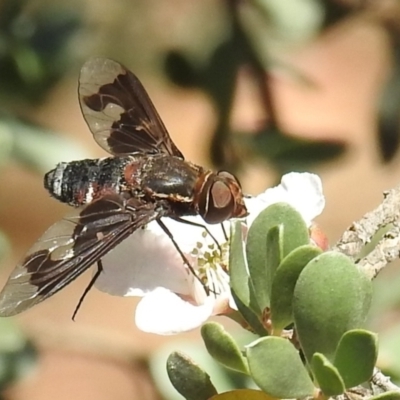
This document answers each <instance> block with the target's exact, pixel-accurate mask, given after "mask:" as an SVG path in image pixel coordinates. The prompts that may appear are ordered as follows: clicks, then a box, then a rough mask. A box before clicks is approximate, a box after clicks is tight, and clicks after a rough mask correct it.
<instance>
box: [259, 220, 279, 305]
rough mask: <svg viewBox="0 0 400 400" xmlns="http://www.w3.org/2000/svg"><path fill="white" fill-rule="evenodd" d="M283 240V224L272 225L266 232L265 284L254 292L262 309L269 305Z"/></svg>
mask: <svg viewBox="0 0 400 400" xmlns="http://www.w3.org/2000/svg"><path fill="white" fill-rule="evenodd" d="M283 241H284V226H283V225H282V224H281V225H277V226H273V227H272V228H271V229H270V230H269V231H268V233H267V245H266V251H267V258H266V272H267V279H266V281H267V285H265V288H264V290H263V291H260V292H256V295H257V298H258V302H259V304H260V307H261V309H262V310H264V309H265V308H266V307H268V306H269V299H270V298H271V290H272V289H271V288H272V282H273V279H274V276H275V273H276V270H277V269H278V267H279V264H280V263H281V260H282V253H283ZM261 293H265V295H264V298H260V294H261Z"/></svg>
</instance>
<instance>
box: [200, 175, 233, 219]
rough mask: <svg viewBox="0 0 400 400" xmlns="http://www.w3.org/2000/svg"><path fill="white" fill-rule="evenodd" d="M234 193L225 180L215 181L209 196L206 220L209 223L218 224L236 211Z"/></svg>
mask: <svg viewBox="0 0 400 400" xmlns="http://www.w3.org/2000/svg"><path fill="white" fill-rule="evenodd" d="M234 208H235V206H234V201H233V195H232V192H231V190H230V188H229V186H227V185H226V183H225V182H223V181H215V182H214V183H213V184H212V185H211V187H210V189H209V193H208V196H207V207H206V210H205V214H204V220H205V221H206V222H207V223H209V224H218V223H220V222H223V221H225V220H227V219H228V218H230V217H231V215H232V213H233V211H234Z"/></svg>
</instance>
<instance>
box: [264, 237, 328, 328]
mask: <svg viewBox="0 0 400 400" xmlns="http://www.w3.org/2000/svg"><path fill="white" fill-rule="evenodd" d="M320 254H321V249H319V248H318V247H315V246H311V245H304V246H300V247H298V248H297V249H295V250H293V251H292V252H291V253H289V254H288V255H287V256H286V257H285V258H284V259H283V260H282V262H281V264H280V265H279V268H278V269H277V271H276V273H275V277H274V279H273V282H272V291H271V321H272V326H273V328H274V330H278V331H280V330H282V329H283V328H285V327H286V326H288V325H289V324H291V323H292V322H293V292H294V288H295V285H296V282H297V279H298V277H299V275H300V273H301V271H303V268H304V267H305V266H306V265H307V264H308V263H309V262H310V261H311V260H312V259H313V258H315V257H317V256H318V255H320Z"/></svg>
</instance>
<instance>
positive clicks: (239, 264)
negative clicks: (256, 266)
mask: <svg viewBox="0 0 400 400" xmlns="http://www.w3.org/2000/svg"><path fill="white" fill-rule="evenodd" d="M242 227H243V225H242V222H240V221H236V222H235V223H234V224H231V237H230V252H229V275H230V286H231V288H232V291H233V292H234V293H235V296H236V297H237V298H238V299H239V300H240V301H241V303H242V304H243V305H244V306H245V307H247V308H249V309H251V310H252V312H253V313H254V314H255V315H257V316H260V315H261V310H260V308H259V306H258V303H257V300H256V299H255V295H254V288H253V284H252V282H251V280H250V276H249V274H248V269H247V261H246V255H245V249H244V239H243V232H242Z"/></svg>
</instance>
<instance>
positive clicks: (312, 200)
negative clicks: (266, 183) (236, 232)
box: [246, 172, 325, 226]
mask: <svg viewBox="0 0 400 400" xmlns="http://www.w3.org/2000/svg"><path fill="white" fill-rule="evenodd" d="M278 202H286V203H289V204H290V205H292V206H293V207H294V208H295V209H296V210H297V211H299V213H300V214H301V215H302V217H303V219H304V221H305V222H306V224H307V225H308V226H310V225H311V222H312V220H313V219H314V218H315V217H316V216H318V215H319V214H320V213H321V212H322V210H323V208H324V206H325V198H324V195H323V192H322V183H321V179H320V177H319V176H318V175H315V174H310V173H306V172H304V173H299V172H291V173H289V174H286V175H284V176H283V177H282V180H281V184H280V185H278V186H276V187H273V188H269V189H267V190H266V191H265V192H264V193H262V194H260V195H259V196H257V197H255V198H252V199H246V206H247V207H248V209H249V211H250V216H249V221H248V223H249V224H251V223H252V222H253V221H254V219H255V218H256V217H257V215H258V214H259V213H260V212H261V211H262V210H263V209H265V208H266V207H268V206H269V205H271V204H274V203H278Z"/></svg>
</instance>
